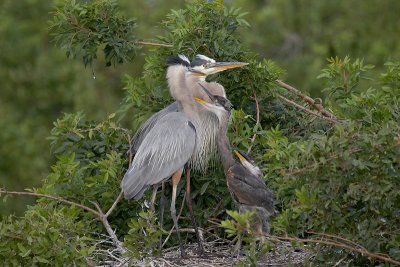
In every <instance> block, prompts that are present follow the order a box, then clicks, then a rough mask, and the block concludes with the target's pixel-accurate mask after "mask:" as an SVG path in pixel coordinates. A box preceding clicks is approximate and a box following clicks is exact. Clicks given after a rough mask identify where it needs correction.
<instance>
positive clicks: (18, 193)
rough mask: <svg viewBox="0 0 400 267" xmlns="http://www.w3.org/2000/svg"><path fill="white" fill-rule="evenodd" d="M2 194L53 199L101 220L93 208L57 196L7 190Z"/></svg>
mask: <svg viewBox="0 0 400 267" xmlns="http://www.w3.org/2000/svg"><path fill="white" fill-rule="evenodd" d="M0 194H6V195H18V196H33V197H43V198H48V199H52V200H55V201H58V202H62V203H66V204H69V205H73V206H76V207H78V208H81V209H83V210H86V211H88V212H91V213H93V214H94V215H96V216H97V217H98V218H100V213H98V212H97V211H95V210H94V209H92V208H89V207H87V206H85V205H82V204H78V203H75V202H72V201H69V200H66V199H64V198H61V197H56V196H51V195H45V194H38V193H33V192H16V191H7V190H0Z"/></svg>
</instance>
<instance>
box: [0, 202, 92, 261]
mask: <svg viewBox="0 0 400 267" xmlns="http://www.w3.org/2000/svg"><path fill="white" fill-rule="evenodd" d="M79 213H80V211H79V210H78V209H76V208H72V207H66V208H62V209H59V208H54V207H52V205H50V206H48V207H45V206H44V205H39V204H38V205H36V206H33V207H30V208H29V209H28V211H27V212H26V213H25V216H24V217H23V218H21V219H15V218H13V217H12V216H10V217H8V218H7V219H5V220H3V221H1V222H0V261H1V262H2V265H3V266H45V265H52V266H64V265H65V263H68V264H74V265H77V266H86V260H85V257H86V256H88V255H90V253H92V252H93V250H94V249H95V246H91V245H90V244H91V241H92V239H91V237H90V235H89V229H88V228H87V223H86V222H84V221H81V220H79V219H78V215H79Z"/></svg>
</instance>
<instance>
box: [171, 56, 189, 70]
mask: <svg viewBox="0 0 400 267" xmlns="http://www.w3.org/2000/svg"><path fill="white" fill-rule="evenodd" d="M167 64H168V66H169V67H170V66H180V65H182V66H185V67H187V68H189V67H190V61H189V59H188V58H187V57H186V56H185V55H176V56H171V57H169V58H168V60H167Z"/></svg>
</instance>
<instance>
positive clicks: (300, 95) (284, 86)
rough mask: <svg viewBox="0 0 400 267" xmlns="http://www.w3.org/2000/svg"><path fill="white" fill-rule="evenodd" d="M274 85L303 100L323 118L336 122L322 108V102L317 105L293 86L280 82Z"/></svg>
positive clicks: (333, 116) (276, 81)
mask: <svg viewBox="0 0 400 267" xmlns="http://www.w3.org/2000/svg"><path fill="white" fill-rule="evenodd" d="M275 83H276V84H278V85H279V86H280V87H282V88H284V89H286V90H288V91H290V92H292V93H294V94H295V95H297V96H299V97H300V98H301V99H303V101H305V102H306V103H308V104H310V105H312V106H313V107H315V108H316V109H317V110H318V112H319V113H321V114H322V115H323V116H324V117H327V118H330V119H333V120H335V121H336V122H337V118H336V117H335V115H333V114H332V113H330V112H329V111H327V110H326V109H324V107H323V106H322V102H321V103H319V102H317V101H315V100H314V99H312V98H311V97H309V96H307V95H305V94H303V93H302V92H301V91H300V90H298V89H296V88H294V87H293V86H290V85H288V84H286V83H284V82H282V81H280V80H275Z"/></svg>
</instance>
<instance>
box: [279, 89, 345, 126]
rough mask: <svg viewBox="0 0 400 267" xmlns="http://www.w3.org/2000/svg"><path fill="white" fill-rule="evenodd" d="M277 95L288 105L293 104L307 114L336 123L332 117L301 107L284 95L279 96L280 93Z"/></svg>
mask: <svg viewBox="0 0 400 267" xmlns="http://www.w3.org/2000/svg"><path fill="white" fill-rule="evenodd" d="M277 96H278V97H279V98H280V99H282V100H283V101H284V102H285V103H287V104H289V105H292V106H294V107H296V108H298V109H301V110H302V111H304V112H306V113H308V114H311V115H314V116H317V117H318V118H321V119H324V120H327V121H329V122H330V123H338V121H337V120H336V119H333V118H330V117H326V116H322V115H321V114H319V113H316V112H314V111H311V110H309V109H308V108H305V107H303V106H301V105H299V104H297V103H296V102H294V101H292V100H289V99H287V98H286V97H284V96H281V95H277Z"/></svg>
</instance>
